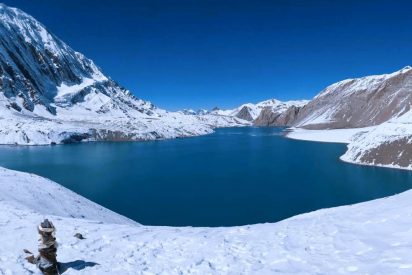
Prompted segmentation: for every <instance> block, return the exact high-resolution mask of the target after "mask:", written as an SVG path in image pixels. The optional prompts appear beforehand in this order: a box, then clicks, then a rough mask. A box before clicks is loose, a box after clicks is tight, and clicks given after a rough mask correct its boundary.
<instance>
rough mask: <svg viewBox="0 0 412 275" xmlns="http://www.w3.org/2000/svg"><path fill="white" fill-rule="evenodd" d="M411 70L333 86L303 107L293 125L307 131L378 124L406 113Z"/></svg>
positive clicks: (411, 95)
mask: <svg viewBox="0 0 412 275" xmlns="http://www.w3.org/2000/svg"><path fill="white" fill-rule="evenodd" d="M411 91H412V68H411V67H405V68H403V69H402V70H399V71H397V72H394V73H391V74H384V75H373V76H367V77H362V78H357V79H347V80H343V81H340V82H338V83H335V84H333V85H331V86H329V87H327V88H326V89H325V90H323V91H322V92H321V93H320V94H319V95H317V96H316V97H315V98H314V99H313V100H311V101H310V102H309V103H308V104H307V105H306V106H305V107H304V108H302V109H301V110H300V112H299V114H298V116H297V118H296V120H295V122H294V123H293V125H294V126H296V127H304V128H307V129H328V128H356V127H367V126H372V125H379V124H381V123H383V122H385V121H388V120H389V119H392V118H396V117H399V116H401V115H403V114H405V113H406V112H407V111H409V109H410V106H411V104H412V93H411Z"/></svg>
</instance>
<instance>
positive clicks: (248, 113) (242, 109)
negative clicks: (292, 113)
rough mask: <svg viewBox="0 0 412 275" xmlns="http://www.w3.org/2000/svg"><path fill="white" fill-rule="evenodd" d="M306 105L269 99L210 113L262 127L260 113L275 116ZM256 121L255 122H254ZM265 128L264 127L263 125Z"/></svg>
mask: <svg viewBox="0 0 412 275" xmlns="http://www.w3.org/2000/svg"><path fill="white" fill-rule="evenodd" d="M306 103H307V101H306V100H296V101H285V102H282V101H279V100H277V99H269V100H265V101H262V102H259V103H256V104H253V103H246V104H242V105H240V106H239V107H237V108H235V109H229V110H221V109H218V108H215V109H214V110H212V111H211V112H210V113H211V114H215V115H221V116H232V117H237V118H240V119H243V120H246V121H250V122H253V123H254V124H256V125H259V126H262V125H264V123H263V120H264V118H263V117H262V118H259V117H260V116H261V113H262V111H269V112H273V113H276V114H278V115H279V114H283V113H284V112H285V111H287V110H288V109H289V108H290V107H292V106H295V107H301V106H303V105H305V104H306ZM256 120H257V121H256ZM265 126H266V125H265Z"/></svg>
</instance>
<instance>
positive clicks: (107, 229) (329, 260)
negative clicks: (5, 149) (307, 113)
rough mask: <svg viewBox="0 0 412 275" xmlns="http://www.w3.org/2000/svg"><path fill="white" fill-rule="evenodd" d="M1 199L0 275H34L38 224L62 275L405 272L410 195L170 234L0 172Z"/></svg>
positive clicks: (410, 241) (44, 183)
mask: <svg viewBox="0 0 412 275" xmlns="http://www.w3.org/2000/svg"><path fill="white" fill-rule="evenodd" d="M11 185H14V186H17V187H18V188H19V190H20V189H23V192H16V191H15V190H13V189H12V188H10V186H11ZM4 186H6V187H4ZM44 187H46V188H51V192H52V194H53V196H50V195H48V194H47V192H45V191H43V189H44ZM26 188H30V189H29V190H27V191H25V190H24V189H26ZM0 190H1V192H0V196H1V197H0V232H1V234H0V243H1V245H0V274H40V273H39V271H38V270H37V269H36V267H35V266H33V265H31V264H29V263H28V262H26V260H25V259H24V257H25V255H24V253H23V251H22V250H23V249H29V250H30V251H32V252H34V253H36V248H37V232H36V226H37V225H38V224H39V222H41V221H42V220H43V219H44V218H46V217H47V218H49V219H51V220H52V221H53V223H54V224H55V226H56V228H57V241H58V243H59V248H58V260H59V261H60V262H61V263H62V265H61V269H62V271H64V272H65V273H64V274H67V275H69V274H336V273H338V274H346V273H347V274H349V273H352V274H410V273H411V272H412V270H411V269H412V263H411V260H410V255H411V250H410V247H411V246H412V237H411V234H410V228H411V226H412V216H411V214H410V213H411V212H412V206H411V203H410V202H411V200H412V192H411V191H408V192H405V193H402V194H400V195H396V196H393V197H389V198H385V199H379V200H375V201H371V202H366V203H362V204H356V205H352V206H344V207H338V208H332V209H326V210H319V211H315V212H312V213H309V214H303V215H299V216H296V217H293V218H290V219H287V220H284V221H281V222H278V223H273V224H257V225H249V226H240V227H228V228H191V227H183V228H177V227H176V228H173V227H151V226H142V225H138V224H134V223H133V222H130V221H129V220H127V219H126V218H122V217H120V216H118V215H117V214H114V213H112V212H110V211H108V210H105V209H103V208H99V207H96V205H95V204H93V203H91V202H88V201H87V200H85V199H83V198H81V197H79V196H77V195H75V194H74V193H72V192H70V191H68V190H66V189H64V188H62V187H59V186H58V185H57V184H55V183H52V182H50V181H48V180H45V179H42V178H40V177H37V176H33V175H29V174H25V173H19V172H14V171H9V170H5V169H0ZM46 190H47V189H46ZM61 198H64V199H61ZM65 201H67V204H64V205H63V206H62V205H61V203H62V202H63V203H64V202H65ZM71 201H73V202H74V206H73V207H71V206H70V205H71V204H70V202H71ZM77 201H80V203H79V202H77ZM44 204H46V205H47V208H45V207H41V206H42V205H44ZM81 215H85V217H82V216H81ZM75 233H81V234H83V235H84V237H85V238H86V239H84V240H79V239H77V238H75V237H73V235H74V234H75Z"/></svg>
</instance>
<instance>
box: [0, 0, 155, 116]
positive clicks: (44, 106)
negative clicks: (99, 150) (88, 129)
mask: <svg viewBox="0 0 412 275" xmlns="http://www.w3.org/2000/svg"><path fill="white" fill-rule="evenodd" d="M0 22H1V24H0V87H1V90H2V92H3V95H4V96H5V98H6V99H5V100H6V101H8V102H9V103H8V106H11V107H12V109H13V110H14V111H17V112H21V111H23V113H24V112H25V111H28V112H30V113H33V114H36V115H41V116H44V115H46V116H47V113H49V114H52V115H58V113H59V109H58V108H59V107H61V108H68V107H72V106H74V105H77V104H79V105H82V110H83V111H87V110H95V111H96V112H98V113H105V112H108V111H110V110H118V111H115V113H116V115H117V116H122V117H127V116H128V115H127V113H128V112H134V111H138V112H143V113H146V114H147V113H151V111H152V109H153V106H151V105H150V104H149V106H150V107H149V109H150V110H146V109H145V102H142V101H138V100H137V99H135V98H134V97H133V96H132V95H131V94H130V93H129V92H128V91H127V90H125V89H123V88H122V87H120V86H119V85H117V84H116V83H115V82H113V81H112V80H110V79H109V78H108V77H106V76H105V75H104V74H103V73H102V72H101V71H100V70H99V68H98V67H97V66H96V65H95V64H94V63H93V61H91V60H90V59H87V58H86V57H85V56H84V55H82V54H81V53H78V52H75V51H74V50H72V49H71V48H70V47H69V46H68V45H66V44H65V43H64V42H62V41H61V40H60V39H58V38H57V37H56V36H55V35H53V34H52V33H50V32H49V31H48V30H47V29H46V28H45V27H44V26H43V25H42V24H41V23H39V22H38V21H37V20H35V19H34V18H33V17H31V16H30V15H28V14H26V13H24V12H23V11H21V10H19V9H16V8H9V7H7V6H5V5H1V6H0ZM45 112H46V113H45ZM26 113H27V112H26ZM92 113H93V112H92ZM96 115H97V114H96Z"/></svg>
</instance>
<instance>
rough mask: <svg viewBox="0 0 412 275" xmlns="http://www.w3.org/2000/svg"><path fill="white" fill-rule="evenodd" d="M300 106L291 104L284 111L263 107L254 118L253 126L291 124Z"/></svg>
mask: <svg viewBox="0 0 412 275" xmlns="http://www.w3.org/2000/svg"><path fill="white" fill-rule="evenodd" d="M301 108H302V107H296V106H291V107H289V108H288V109H287V110H286V111H276V110H272V109H271V108H265V109H263V110H262V112H260V115H259V116H258V117H257V118H256V119H255V121H254V122H253V125H255V126H292V125H293V123H294V121H295V120H296V117H297V115H298V113H299V111H300V109H301Z"/></svg>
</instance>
